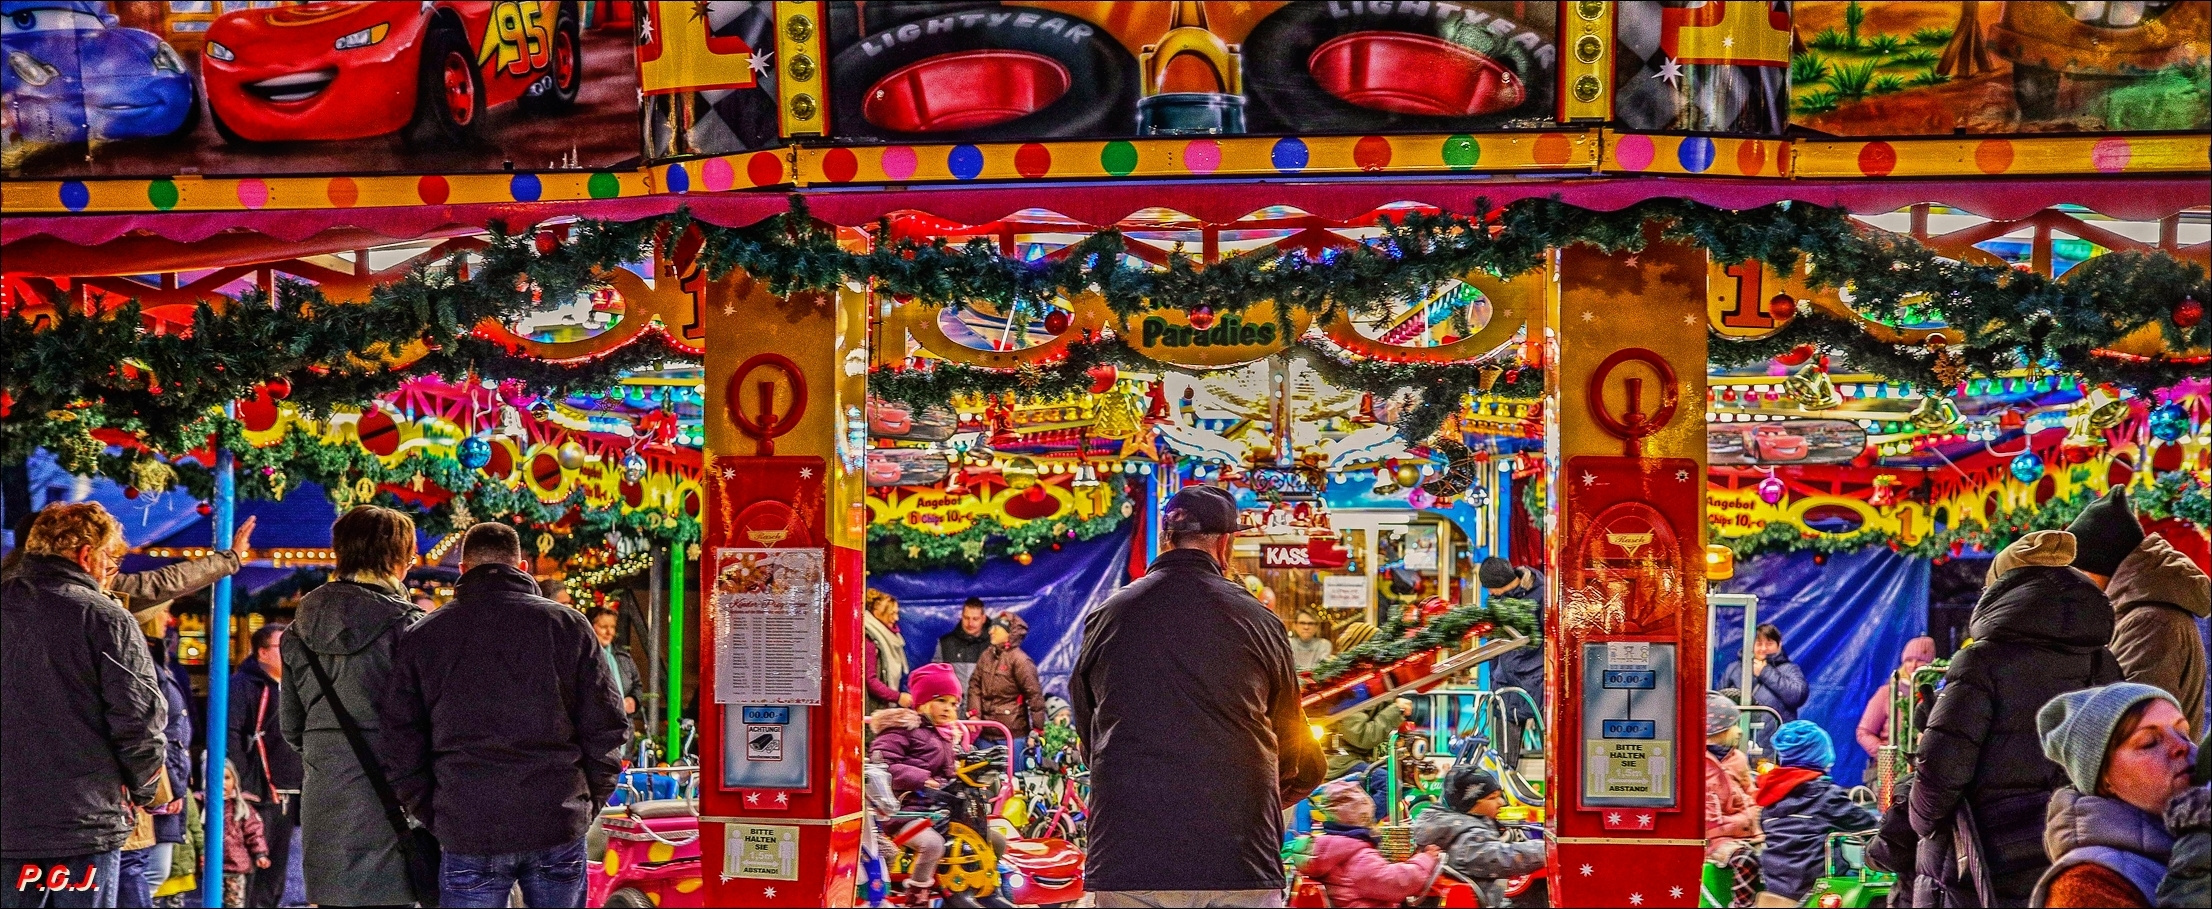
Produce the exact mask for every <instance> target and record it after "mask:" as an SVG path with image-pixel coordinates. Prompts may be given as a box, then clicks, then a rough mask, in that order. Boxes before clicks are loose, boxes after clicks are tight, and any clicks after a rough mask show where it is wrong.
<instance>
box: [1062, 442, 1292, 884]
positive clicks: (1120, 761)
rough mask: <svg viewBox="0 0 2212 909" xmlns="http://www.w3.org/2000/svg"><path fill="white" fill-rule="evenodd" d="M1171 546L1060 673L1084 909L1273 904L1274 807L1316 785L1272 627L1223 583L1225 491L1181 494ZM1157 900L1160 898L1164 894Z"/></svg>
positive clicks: (1090, 619)
mask: <svg viewBox="0 0 2212 909" xmlns="http://www.w3.org/2000/svg"><path fill="white" fill-rule="evenodd" d="M1161 529H1162V530H1163V531H1165V533H1166V537H1167V544H1168V546H1169V547H1170V549H1169V550H1168V551H1167V552H1164V553H1161V554H1160V557H1159V558H1157V559H1155V560H1153V562H1152V567H1151V570H1150V571H1149V572H1148V573H1147V574H1146V575H1145V577H1144V579H1143V580H1140V581H1137V582H1136V583H1134V584H1131V585H1129V586H1127V587H1124V588H1122V589H1121V591H1120V592H1118V593H1116V594H1114V596H1113V597H1112V598H1110V599H1108V600H1107V601H1106V602H1104V603H1102V604H1099V606H1098V607H1097V608H1096V609H1094V610H1092V611H1091V613H1090V615H1089V616H1087V617H1086V618H1085V619H1084V622H1083V648H1082V651H1081V653H1080V654H1079V655H1078V656H1077V657H1076V661H1075V670H1074V673H1073V676H1072V677H1071V678H1070V679H1069V682H1068V695H1069V698H1068V699H1069V702H1070V705H1071V707H1072V708H1073V712H1074V718H1075V729H1076V733H1077V735H1078V736H1079V737H1080V739H1081V741H1082V743H1083V746H1084V748H1085V749H1086V750H1087V752H1088V757H1089V762H1090V768H1091V786H1092V797H1091V812H1092V813H1091V822H1090V831H1089V834H1090V843H1089V855H1088V857H1087V864H1086V882H1087V886H1088V888H1089V889H1090V890H1091V891H1092V892H1093V893H1096V894H1097V895H1098V905H1099V906H1101V907H1111V906H1151V905H1177V906H1270V905H1272V906H1280V905H1282V888H1283V862H1282V855H1281V847H1282V835H1283V809H1285V808H1287V807H1289V806H1290V805H1292V804H1295V803H1296V802H1297V801H1298V800H1299V799H1302V798H1304V797H1305V796H1306V794H1307V793H1309V792H1312V791H1313V787H1314V786H1315V785H1316V784H1318V783H1319V782H1320V781H1321V773H1322V760H1321V752H1320V749H1319V748H1318V747H1316V746H1315V744H1314V741H1313V738H1312V735H1311V733H1310V732H1309V731H1308V729H1307V727H1306V719H1305V715H1304V712H1303V711H1302V710H1301V709H1300V707H1299V698H1298V678H1297V673H1296V670H1294V669H1293V668H1292V665H1291V656H1290V642H1289V641H1288V640H1286V639H1285V637H1284V635H1283V623H1282V621H1281V620H1279V619H1277V618H1276V617H1275V614H1274V613H1272V612H1269V611H1268V610H1267V609H1266V607H1264V606H1261V605H1260V603H1259V601H1258V600H1255V599H1253V598H1252V595H1251V593H1249V592H1247V591H1246V590H1245V588H1244V586H1243V585H1241V584H1237V583H1234V582H1232V581H1230V580H1229V579H1228V578H1226V577H1223V576H1222V570H1223V568H1224V566H1226V565H1227V564H1228V560H1229V549H1230V544H1231V542H1232V541H1233V539H1234V534H1235V533H1236V532H1237V530H1238V523H1237V506H1236V500H1235V499H1234V498H1231V497H1230V495H1229V494H1228V493H1227V492H1225V491H1223V490H1221V489H1218V488H1214V487H1207V486H1198V487H1192V488H1188V489H1184V490H1183V491H1181V492H1178V493H1176V494H1175V496H1174V498H1172V499H1170V500H1168V506H1167V512H1166V515H1165V517H1164V518H1163V519H1162V522H1161ZM1164 901H1171V902H1164Z"/></svg>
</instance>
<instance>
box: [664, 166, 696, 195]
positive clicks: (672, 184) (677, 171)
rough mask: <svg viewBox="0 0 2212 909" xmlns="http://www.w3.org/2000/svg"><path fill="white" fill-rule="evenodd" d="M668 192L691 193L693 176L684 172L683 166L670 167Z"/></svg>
mask: <svg viewBox="0 0 2212 909" xmlns="http://www.w3.org/2000/svg"><path fill="white" fill-rule="evenodd" d="M668 191H669V192H672V193H688V192H690V191H691V175H690V174H689V173H686V172H684V166H683V165H681V164H671V165H669V166H668Z"/></svg>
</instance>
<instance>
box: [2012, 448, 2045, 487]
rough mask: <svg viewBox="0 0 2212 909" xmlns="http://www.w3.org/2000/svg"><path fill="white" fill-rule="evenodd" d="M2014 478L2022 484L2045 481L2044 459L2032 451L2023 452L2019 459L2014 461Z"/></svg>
mask: <svg viewBox="0 0 2212 909" xmlns="http://www.w3.org/2000/svg"><path fill="white" fill-rule="evenodd" d="M2012 478H2013V479H2015V480H2019V481H2020V482H2022V483H2033V482H2035V481H2037V480H2040V479H2043V459H2042V458H2039V457H2036V456H2035V452H2032V451H2023V452H2021V453H2020V456H2019V457H2017V458H2013V459H2012Z"/></svg>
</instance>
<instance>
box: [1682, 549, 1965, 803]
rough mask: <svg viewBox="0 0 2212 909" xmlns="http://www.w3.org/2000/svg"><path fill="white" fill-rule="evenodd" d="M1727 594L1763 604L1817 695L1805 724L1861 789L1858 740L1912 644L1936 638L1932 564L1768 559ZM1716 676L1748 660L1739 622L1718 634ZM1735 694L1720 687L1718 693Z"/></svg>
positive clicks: (1803, 556)
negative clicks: (1862, 719) (1931, 623)
mask: <svg viewBox="0 0 2212 909" xmlns="http://www.w3.org/2000/svg"><path fill="white" fill-rule="evenodd" d="M1720 589H1721V590H1722V591H1724V592H1727V593H1748V594H1753V595H1755V596H1757V597H1758V598H1759V621H1760V622H1772V623H1774V625H1775V626H1776V627H1779V628H1780V629H1781V630H1782V649H1783V652H1785V653H1787V654H1789V657H1790V659H1791V660H1793V661H1795V662H1796V663H1797V664H1798V666H1799V667H1801V668H1803V669H1804V670H1805V679H1806V681H1807V682H1809V683H1810V685H1811V689H1812V690H1811V693H1810V694H1809V695H1808V696H1807V698H1806V700H1805V706H1804V707H1802V708H1800V709H1799V710H1798V719H1802V720H1809V721H1811V722H1813V723H1815V724H1818V725H1819V726H1820V728H1822V729H1825V730H1827V731H1828V735H1829V736H1830V737H1832V738H1834V739H1835V742H1836V766H1835V768H1834V770H1833V774H1834V776H1835V779H1836V781H1837V782H1839V783H1842V784H1843V785H1846V786H1856V785H1858V784H1859V781H1860V779H1861V777H1862V774H1863V772H1864V770H1865V767H1866V761H1867V755H1866V751H1865V750H1864V749H1862V748H1860V747H1859V745H1858V739H1857V737H1856V736H1855V735H1854V731H1855V730H1856V729H1857V728H1858V725H1859V715H1860V714H1861V713H1862V712H1864V711H1865V710H1866V702H1867V700H1868V699H1870V698H1872V697H1873V696H1874V692H1875V689H1877V688H1880V687H1881V686H1882V683H1883V682H1884V681H1886V680H1887V679H1888V678H1889V676H1890V673H1892V672H1895V671H1896V670H1897V665H1898V658H1899V655H1900V654H1902V653H1903V652H1904V650H1905V642H1906V641H1910V640H1912V639H1913V638H1916V637H1919V636H1920V635H1922V634H1926V633H1927V627H1928V563H1927V562H1926V561H1923V560H1920V559H1914V558H1909V557H1907V556H1903V555H1899V554H1897V553H1894V552H1890V551H1888V550H1886V549H1870V550H1866V551H1863V552H1856V553H1850V554H1838V555H1831V556H1829V557H1828V563H1827V564H1826V565H1814V564H1813V556H1812V554H1811V553H1791V554H1788V555H1769V556H1761V557H1759V558H1756V559H1751V560H1749V561H1746V562H1743V563H1741V564H1739V565H1738V566H1737V567H1736V576H1735V577H1734V578H1733V579H1731V580H1728V581H1726V582H1723V583H1722V584H1721V585H1720ZM1719 632H1720V633H1719V635H1718V641H1719V643H1718V645H1717V646H1718V648H1719V652H1718V654H1717V655H1716V658H1715V659H1714V660H1713V663H1712V667H1711V671H1712V672H1713V673H1715V674H1716V675H1717V674H1718V673H1719V672H1720V670H1721V669H1723V668H1725V667H1726V666H1727V664H1728V663H1729V662H1731V661H1732V660H1733V659H1734V657H1735V655H1736V654H1738V653H1741V652H1742V648H1743V627H1742V624H1741V622H1740V619H1739V621H1736V622H1727V623H1724V624H1722V626H1721V627H1720V628H1719ZM1734 685H1736V681H1734V680H1725V679H1716V680H1715V683H1714V685H1713V687H1714V688H1715V689H1716V690H1717V689H1720V688H1725V687H1733V686H1734Z"/></svg>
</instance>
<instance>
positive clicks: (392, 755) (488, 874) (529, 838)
mask: <svg viewBox="0 0 2212 909" xmlns="http://www.w3.org/2000/svg"><path fill="white" fill-rule="evenodd" d="M528 564H529V563H528V562H527V561H526V560H525V558H524V556H523V554H522V540H521V538H519V537H518V536H516V535H515V531H514V528H512V527H509V526H507V525H505V524H489V523H487V524H478V525H476V526H474V527H471V528H469V530H468V534H467V536H466V537H464V538H463V540H462V543H461V569H462V574H461V580H460V581H459V582H458V583H456V584H455V585H454V593H453V600H452V602H450V603H447V604H446V605H445V608H443V609H440V610H438V611H437V612H434V613H431V614H430V616H429V617H428V618H425V619H423V620H422V621H421V622H418V623H416V624H415V626H414V627H413V628H410V629H408V630H407V632H406V633H405V634H403V635H401V637H400V640H399V645H398V646H397V647H396V648H394V649H393V651H392V672H391V677H390V681H389V683H388V685H387V686H386V688H385V692H384V699H383V701H382V705H381V710H380V715H381V718H382V720H383V726H384V729H383V744H382V747H381V748H380V756H381V757H382V758H383V760H384V766H385V769H386V771H387V772H388V773H390V774H391V776H392V785H393V788H394V789H396V790H397V791H398V793H399V796H400V799H401V800H402V801H404V802H405V803H406V804H407V808H408V810H409V811H410V812H412V813H413V814H414V816H415V817H416V818H417V819H419V820H422V821H424V822H426V823H428V824H429V825H430V829H431V831H432V832H434V833H436V834H437V836H438V840H439V843H440V844H441V845H442V846H443V847H444V849H445V855H444V863H443V865H442V868H441V874H440V882H439V901H440V905H443V906H448V907H459V906H505V905H507V894H508V891H509V890H510V889H512V888H513V887H514V885H516V884H517V883H520V884H521V885H522V895H523V901H524V902H525V903H527V904H528V905H531V906H580V905H583V900H584V831H585V829H586V828H587V827H588V826H589V825H590V823H591V819H592V817H593V815H594V814H595V812H596V810H597V808H598V806H600V805H603V804H605V803H606V801H607V796H608V795H609V794H611V793H613V791H614V783H615V775H616V773H618V772H619V771H620V770H621V760H622V743H623V741H624V740H625V739H626V738H627V737H628V735H629V731H630V726H629V723H628V721H627V720H625V719H624V718H623V716H622V698H621V695H620V694H618V693H616V691H615V683H614V679H613V678H612V677H611V676H610V675H609V674H608V672H607V662H606V659H605V658H604V657H603V656H601V655H600V652H599V640H598V638H596V637H594V636H593V635H592V631H591V624H590V623H589V622H586V621H584V617H583V615H582V614H580V613H578V612H577V611H576V610H574V609H569V608H567V607H565V606H560V605H558V604H555V603H554V602H553V601H551V600H548V599H546V598H544V597H542V596H539V595H538V587H537V582H535V581H533V580H531V578H530V573H529V572H528V571H527V570H525V569H526V568H527V566H528Z"/></svg>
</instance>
